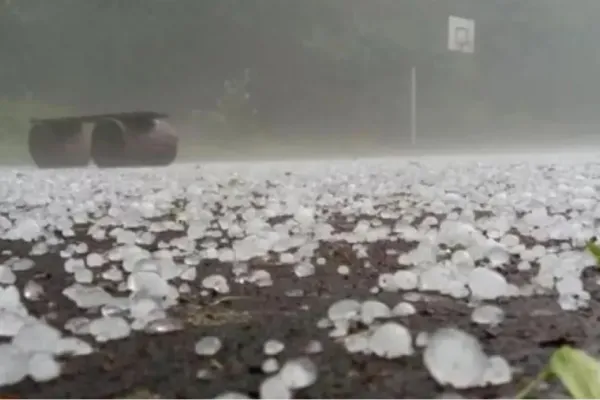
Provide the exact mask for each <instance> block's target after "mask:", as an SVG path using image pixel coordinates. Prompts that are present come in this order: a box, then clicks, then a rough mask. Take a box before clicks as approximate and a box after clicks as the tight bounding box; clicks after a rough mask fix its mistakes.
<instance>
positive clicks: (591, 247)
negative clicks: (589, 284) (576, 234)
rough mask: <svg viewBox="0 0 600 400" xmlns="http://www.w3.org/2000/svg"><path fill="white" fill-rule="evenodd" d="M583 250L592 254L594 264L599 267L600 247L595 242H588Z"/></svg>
mask: <svg viewBox="0 0 600 400" xmlns="http://www.w3.org/2000/svg"><path fill="white" fill-rule="evenodd" d="M585 248H586V249H587V250H588V251H589V252H590V253H592V255H593V256H594V258H595V259H596V264H598V265H600V246H598V245H597V244H596V243H595V242H592V241H589V242H588V243H587V245H586V246H585Z"/></svg>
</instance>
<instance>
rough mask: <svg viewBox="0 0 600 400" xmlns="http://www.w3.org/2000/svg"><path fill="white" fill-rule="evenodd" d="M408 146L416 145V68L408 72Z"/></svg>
mask: <svg viewBox="0 0 600 400" xmlns="http://www.w3.org/2000/svg"><path fill="white" fill-rule="evenodd" d="M410 144H411V145H413V146H414V145H416V144H417V67H412V69H411V70H410Z"/></svg>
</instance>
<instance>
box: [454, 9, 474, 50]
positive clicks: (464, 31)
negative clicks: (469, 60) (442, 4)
mask: <svg viewBox="0 0 600 400" xmlns="http://www.w3.org/2000/svg"><path fill="white" fill-rule="evenodd" d="M448 50H450V51H458V52H461V53H474V52H475V21H473V20H472V19H465V18H459V17H455V16H452V15H451V16H450V17H449V18H448Z"/></svg>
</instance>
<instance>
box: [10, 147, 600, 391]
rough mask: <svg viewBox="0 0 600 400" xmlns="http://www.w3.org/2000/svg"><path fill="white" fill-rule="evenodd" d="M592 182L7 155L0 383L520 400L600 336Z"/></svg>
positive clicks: (588, 162) (530, 160)
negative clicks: (17, 162) (547, 367)
mask: <svg viewBox="0 0 600 400" xmlns="http://www.w3.org/2000/svg"><path fill="white" fill-rule="evenodd" d="M599 184H600V158H596V157H594V156H592V155H584V154H574V155H567V154H550V155H547V156H545V157H543V158H540V157H537V158H536V156H533V155H519V156H515V157H512V158H508V157H499V156H498V157H491V156H486V157H484V156H481V157H479V158H477V157H470V158H464V157H463V158H461V157H443V158H442V157H438V158H429V159H414V160H408V159H392V158H389V159H369V160H351V161H319V162H317V161H306V162H294V163H283V162H280V163H275V162H271V163H237V164H204V165H195V164H186V165H177V166H173V167H169V168H164V169H127V170H125V169H124V170H98V169H94V168H90V169H83V170H55V171H39V170H34V169H22V170H10V169H5V170H2V171H0V252H1V255H0V360H1V361H0V395H1V396H2V397H6V396H18V397H46V398H50V397H93V398H102V397H136V396H138V397H145V398H147V397H168V398H175V397H204V398H206V397H221V398H292V397H302V398H316V397H319V398H332V397H338V398H349V397H355V398H356V397H371V398H378V397H379V398H381V397H396V398H398V397H412V398H432V397H453V398H456V397H460V396H462V397H511V396H514V394H515V393H516V391H517V390H518V389H519V388H522V386H523V385H525V384H526V383H528V382H529V380H531V379H532V378H533V377H534V376H535V375H536V374H537V373H538V372H539V370H540V368H541V367H542V365H543V364H544V363H545V362H546V360H547V358H548V356H549V354H550V353H551V352H552V350H553V349H555V348H557V347H559V346H560V345H562V344H565V343H570V344H573V345H576V346H579V347H582V348H584V349H586V350H588V351H590V352H592V353H595V352H597V351H598V349H599V348H600V347H598V346H597V343H598V338H599V336H600V322H599V320H600V313H599V303H598V300H599V296H600V291H599V282H600V280H599V279H600V276H599V275H598V272H597V271H596V268H595V267H594V259H593V258H592V257H591V255H589V254H588V253H586V251H585V250H584V246H585V244H586V241H587V240H589V239H590V238H592V237H594V236H595V235H596V233H597V221H599V219H600V202H599V201H598V199H599V195H598V193H599V189H600V188H599ZM561 394H562V393H561V392H560V391H557V388H556V387H555V386H553V385H547V386H544V387H541V388H540V395H541V396H544V397H546V396H560V395H561Z"/></svg>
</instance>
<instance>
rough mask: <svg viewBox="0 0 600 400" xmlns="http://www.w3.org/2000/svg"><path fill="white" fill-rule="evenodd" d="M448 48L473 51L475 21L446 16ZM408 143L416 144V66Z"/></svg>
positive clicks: (413, 72) (412, 83)
mask: <svg viewBox="0 0 600 400" xmlns="http://www.w3.org/2000/svg"><path fill="white" fill-rule="evenodd" d="M448 50H449V51H452V52H457V53H463V54H473V53H475V21H474V20H472V19H466V18H460V17H455V16H453V15H450V16H449V17H448ZM410 143H411V144H412V145H413V146H414V145H416V144H417V68H416V67H415V66H413V67H412V68H411V71H410Z"/></svg>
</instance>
